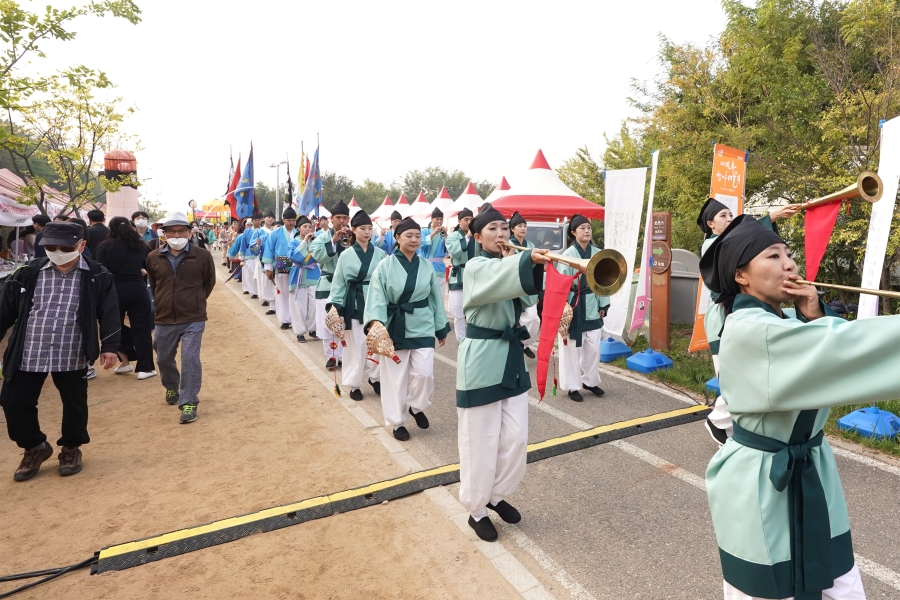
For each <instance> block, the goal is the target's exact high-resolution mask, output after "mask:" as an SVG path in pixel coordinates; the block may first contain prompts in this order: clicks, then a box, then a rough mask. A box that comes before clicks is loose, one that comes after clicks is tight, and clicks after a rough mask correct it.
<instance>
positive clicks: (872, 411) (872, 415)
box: [838, 406, 900, 438]
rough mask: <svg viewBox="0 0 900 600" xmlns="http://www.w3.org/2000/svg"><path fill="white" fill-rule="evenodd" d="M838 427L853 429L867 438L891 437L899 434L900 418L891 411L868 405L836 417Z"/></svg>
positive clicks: (842, 429)
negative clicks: (838, 417)
mask: <svg viewBox="0 0 900 600" xmlns="http://www.w3.org/2000/svg"><path fill="white" fill-rule="evenodd" d="M838 429H840V430H841V431H855V432H856V433H858V434H859V435H861V436H863V437H867V438H892V437H896V436H897V434H900V419H898V418H897V415H895V414H894V413H892V412H888V411H886V410H881V409H880V408H878V407H876V406H870V407H867V408H861V409H859V410H854V411H853V412H852V413H850V414H849V415H844V416H843V417H841V418H840V419H838Z"/></svg>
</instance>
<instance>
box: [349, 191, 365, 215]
mask: <svg viewBox="0 0 900 600" xmlns="http://www.w3.org/2000/svg"><path fill="white" fill-rule="evenodd" d="M347 206H348V207H349V208H350V218H351V219H352V218H353V215H355V214H356V213H358V212H359V211H361V210H362V207H361V206H360V205H359V202H357V201H356V196H354V197H353V198H350V204H348V205H347Z"/></svg>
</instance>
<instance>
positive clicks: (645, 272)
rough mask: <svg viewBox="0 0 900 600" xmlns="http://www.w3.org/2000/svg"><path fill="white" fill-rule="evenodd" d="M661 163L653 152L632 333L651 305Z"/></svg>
mask: <svg viewBox="0 0 900 600" xmlns="http://www.w3.org/2000/svg"><path fill="white" fill-rule="evenodd" d="M658 163H659V150H654V151H653V163H652V164H651V166H650V195H649V197H648V198H647V216H646V218H645V219H644V249H643V251H641V263H640V265H641V266H640V267H639V268H640V274H639V275H638V286H637V292H635V294H634V310H633V311H632V312H631V326H630V327H629V328H628V334H629V337H631V332H632V331H634V330H635V329H638V328H639V327H641V326H643V325H644V319H645V318H646V315H647V308H648V306H649V305H650V245H651V244H652V243H653V240H652V237H653V194H654V193H655V191H656V166H657V164H658Z"/></svg>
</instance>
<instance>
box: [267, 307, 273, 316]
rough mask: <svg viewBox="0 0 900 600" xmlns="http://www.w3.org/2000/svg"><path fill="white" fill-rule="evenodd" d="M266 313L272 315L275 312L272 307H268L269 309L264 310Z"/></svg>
mask: <svg viewBox="0 0 900 600" xmlns="http://www.w3.org/2000/svg"><path fill="white" fill-rule="evenodd" d="M266 314H267V315H274V314H275V311H274V310H272V309H271V308H270V309H269V310H267V311H266Z"/></svg>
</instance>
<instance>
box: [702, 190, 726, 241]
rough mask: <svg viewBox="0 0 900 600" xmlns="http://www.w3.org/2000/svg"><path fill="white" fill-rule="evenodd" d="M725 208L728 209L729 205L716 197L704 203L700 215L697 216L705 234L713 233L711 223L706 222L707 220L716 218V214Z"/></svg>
mask: <svg viewBox="0 0 900 600" xmlns="http://www.w3.org/2000/svg"><path fill="white" fill-rule="evenodd" d="M723 210H728V207H727V206H725V205H724V204H722V203H721V202H719V201H718V200H716V199H715V198H709V199H708V200H707V201H706V203H705V204H704V205H703V208H701V209H700V215H699V216H698V217H697V225H699V226H700V229H701V231H703V235H705V236H706V237H709V236H711V235H712V229H711V228H710V227H709V225H707V224H706V222H707V221H712V220H713V219H715V218H716V215H717V214H719V213H720V212H722V211H723Z"/></svg>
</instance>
